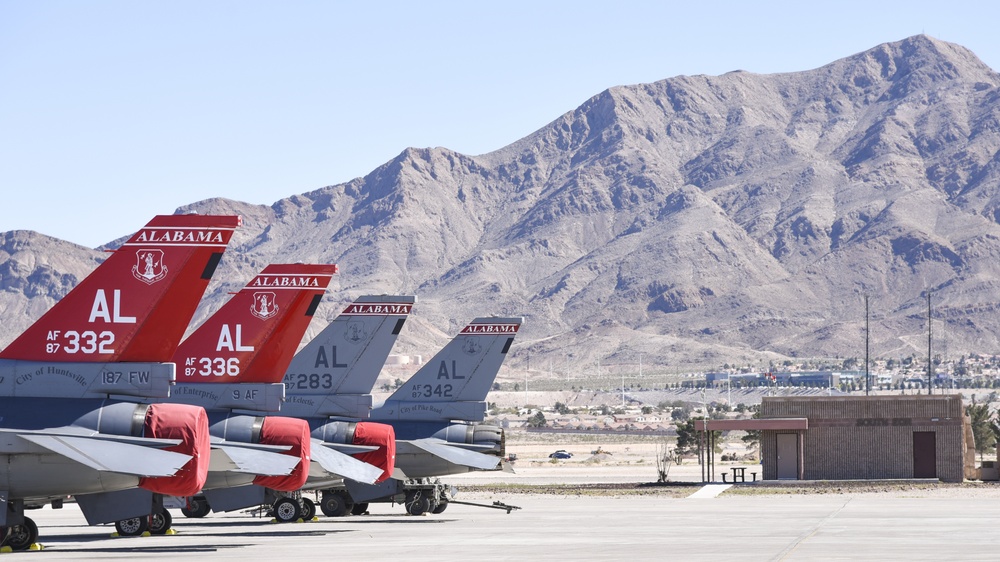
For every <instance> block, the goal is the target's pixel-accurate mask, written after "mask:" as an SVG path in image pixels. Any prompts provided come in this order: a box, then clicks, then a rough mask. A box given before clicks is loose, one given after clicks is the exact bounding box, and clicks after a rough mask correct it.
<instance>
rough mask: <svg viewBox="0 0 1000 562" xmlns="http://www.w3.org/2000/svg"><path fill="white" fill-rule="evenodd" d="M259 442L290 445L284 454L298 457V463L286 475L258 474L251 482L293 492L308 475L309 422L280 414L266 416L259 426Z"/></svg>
mask: <svg viewBox="0 0 1000 562" xmlns="http://www.w3.org/2000/svg"><path fill="white" fill-rule="evenodd" d="M260 442H261V443H263V444H264V445H291V446H292V448H291V449H290V450H288V451H286V452H285V453H284V454H286V455H292V456H297V457H299V464H298V466H296V467H295V469H294V470H292V472H291V474H289V475H288V476H258V477H257V478H254V480H253V483H254V484H256V485H258V486H264V487H265V488H271V489H272V490H278V491H279V492H294V491H295V490H299V489H301V488H302V486H304V485H305V483H306V478H308V477H309V454H310V453H311V452H312V447H310V443H311V441H310V435H309V424H308V423H306V421H305V420H300V419H297V418H286V417H281V416H267V417H265V418H264V424H263V425H262V426H261V428H260Z"/></svg>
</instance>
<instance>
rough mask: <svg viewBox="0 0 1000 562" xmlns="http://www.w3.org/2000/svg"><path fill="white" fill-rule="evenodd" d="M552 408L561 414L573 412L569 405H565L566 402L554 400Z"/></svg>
mask: <svg viewBox="0 0 1000 562" xmlns="http://www.w3.org/2000/svg"><path fill="white" fill-rule="evenodd" d="M553 408H554V409H555V411H556V413H558V414H561V415H566V414H571V413H573V410H571V409H569V407H568V406H566V404H563V403H562V402H556V405H555V406H553Z"/></svg>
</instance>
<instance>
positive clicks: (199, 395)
mask: <svg viewBox="0 0 1000 562" xmlns="http://www.w3.org/2000/svg"><path fill="white" fill-rule="evenodd" d="M335 272H336V266H334V265H330V266H326V265H303V264H292V265H269V266H267V267H266V268H265V269H264V270H263V271H262V272H261V273H260V274H258V275H257V276H255V277H254V278H253V279H252V280H251V281H250V282H249V283H248V284H247V285H246V287H244V288H243V290H241V291H240V292H239V293H237V294H236V295H235V296H233V297H232V298H231V299H230V300H229V301H228V302H227V303H226V304H225V305H224V306H223V307H222V308H221V309H219V310H218V311H217V312H216V313H215V314H213V315H212V316H211V317H210V318H209V319H208V320H207V321H205V322H204V323H203V324H202V325H201V326H199V327H198V329H197V330H195V331H194V332H193V333H192V334H191V335H190V336H189V337H188V338H187V339H186V340H185V341H184V342H183V343H181V345H180V346H179V347H178V348H177V351H176V353H175V354H174V357H173V360H174V362H175V363H176V364H177V365H178V368H179V371H180V374H179V376H178V377H177V378H178V380H179V383H178V384H177V385H176V386H175V387H174V389H173V390H172V392H171V396H170V398H168V399H148V400H146V401H147V402H159V401H166V402H172V403H184V404H190V405H193V406H200V407H203V408H205V409H206V410H208V416H209V425H210V428H209V430H210V434H211V440H212V455H211V463H210V465H209V473H208V478H207V481H206V482H205V484H204V485H203V489H204V488H207V487H218V486H222V485H232V482H233V481H240V482H242V481H244V480H245V481H247V482H249V481H252V480H254V478H262V479H268V478H276V479H277V480H275V486H276V487H279V488H282V489H284V488H285V486H286V485H285V484H282V482H285V481H286V480H287V479H288V478H290V475H291V474H293V473H302V474H304V473H305V472H307V471H308V463H309V446H308V445H309V443H308V435H309V429H308V426H307V425H306V424H305V423H304V422H302V421H301V420H297V419H293V418H279V417H262V416H255V415H249V414H248V413H249V412H253V411H258V410H261V409H262V408H263V409H265V410H275V409H277V408H278V405H279V404H280V401H281V400H282V399H283V396H284V387H283V385H281V384H280V383H278V384H264V383H254V382H246V383H238V382H232V381H239V380H241V379H240V377H241V375H250V376H248V377H247V378H250V379H251V380H252V379H253V376H252V374H253V373H256V372H258V371H267V370H270V369H277V370H279V372H280V369H281V367H277V368H276V367H274V365H275V363H274V361H279V362H280V363H279V364H280V365H282V366H284V365H285V364H287V362H288V359H290V358H291V355H292V354H293V353H294V352H295V348H296V346H297V345H298V340H300V339H301V338H302V334H304V333H305V330H306V327H307V326H308V324H309V321H310V320H311V318H312V315H313V311H314V310H315V309H316V306H317V305H318V304H319V301H320V299H321V298H322V296H323V293H324V292H325V290H326V287H327V286H328V285H329V283H330V279H331V277H332V275H333V274H334V273H335ZM272 376H273V375H272ZM192 381H194V382H192ZM208 383H211V384H208ZM238 412H241V413H238ZM303 441H305V443H303ZM300 465H302V466H300ZM291 478H293V480H294V478H295V477H291ZM304 480H305V477H304V476H302V477H301V478H300V479H298V480H294V481H295V482H297V483H298V484H297V485H300V482H301V481H304ZM297 485H296V486H295V487H292V488H291V490H296V489H297ZM162 502H163V497H162V496H160V495H154V494H151V493H150V492H148V491H144V490H124V491H118V492H110V493H105V494H94V495H92V496H90V497H81V498H80V500H79V503H80V507H81V509H82V511H83V513H84V515H85V516H86V517H87V521H88V523H90V524H92V525H93V524H97V523H106V522H110V521H109V520H108V519H107V515H105V512H106V510H107V508H113V510H114V513H116V514H120V513H122V512H123V510H125V509H131V510H132V511H133V512H134V513H135V514H136V515H129V516H128V517H124V518H121V519H117V520H115V525H116V527H117V529H118V532H119V533H121V534H123V535H138V534H141V533H143V532H145V531H147V530H148V531H150V532H151V533H152V534H163V533H165V532H166V531H167V530H168V529H169V528H170V524H171V519H172V518H171V516H170V512H169V511H167V510H165V509H163V507H162V505H163V503H162ZM151 505H152V506H153V509H152V512H151V511H150V506H151ZM126 506H128V507H126Z"/></svg>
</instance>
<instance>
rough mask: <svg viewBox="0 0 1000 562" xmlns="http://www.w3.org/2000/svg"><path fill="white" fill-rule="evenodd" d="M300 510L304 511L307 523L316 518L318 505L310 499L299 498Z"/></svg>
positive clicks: (303, 514) (303, 516)
mask: <svg viewBox="0 0 1000 562" xmlns="http://www.w3.org/2000/svg"><path fill="white" fill-rule="evenodd" d="M299 509H300V510H301V511H302V518H303V519H305V520H306V521H308V520H310V519H312V518H313V517H315V516H316V503H315V502H313V501H312V500H311V499H309V498H299Z"/></svg>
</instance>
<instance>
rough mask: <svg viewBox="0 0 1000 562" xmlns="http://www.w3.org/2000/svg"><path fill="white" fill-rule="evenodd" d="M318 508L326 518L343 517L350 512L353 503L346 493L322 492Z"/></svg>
mask: <svg viewBox="0 0 1000 562" xmlns="http://www.w3.org/2000/svg"><path fill="white" fill-rule="evenodd" d="M366 505H367V504H366ZM319 508H320V509H321V510H323V515H326V516H327V517H343V516H344V515H347V514H348V513H350V512H351V510H352V509H353V508H354V503H353V502H351V499H350V497H348V495H347V493H346V492H323V499H322V500H321V501H320V504H319Z"/></svg>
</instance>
